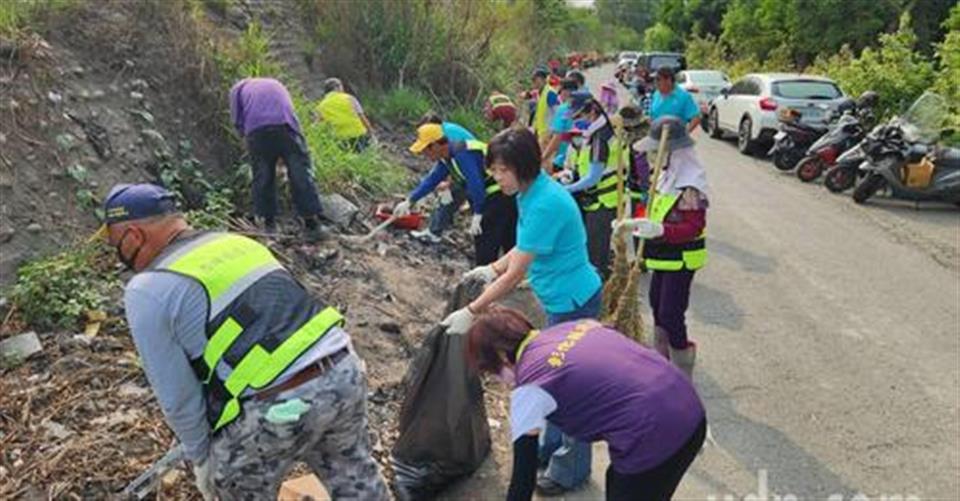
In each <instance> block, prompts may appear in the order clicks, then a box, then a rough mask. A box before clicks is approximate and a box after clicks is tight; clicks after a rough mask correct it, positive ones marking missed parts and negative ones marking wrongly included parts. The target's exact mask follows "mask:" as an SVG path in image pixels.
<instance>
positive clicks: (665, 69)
mask: <svg viewBox="0 0 960 501" xmlns="http://www.w3.org/2000/svg"><path fill="white" fill-rule="evenodd" d="M657 78H666V79H669V80H670V81H671V82H676V81H677V79H676V77H675V76H674V73H673V68H671V67H669V66H661V67H660V68H658V69H657Z"/></svg>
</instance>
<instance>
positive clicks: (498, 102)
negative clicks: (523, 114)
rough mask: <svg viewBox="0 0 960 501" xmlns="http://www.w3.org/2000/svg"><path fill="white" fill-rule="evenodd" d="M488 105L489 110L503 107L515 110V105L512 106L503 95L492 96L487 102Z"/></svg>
mask: <svg viewBox="0 0 960 501" xmlns="http://www.w3.org/2000/svg"><path fill="white" fill-rule="evenodd" d="M488 102H489V103H490V108H492V109H497V108H502V107H504V106H506V107H509V108H516V105H514V104H513V101H512V100H511V99H510V98H509V97H507V96H506V95H504V94H492V95H491V96H490V99H489V100H488Z"/></svg>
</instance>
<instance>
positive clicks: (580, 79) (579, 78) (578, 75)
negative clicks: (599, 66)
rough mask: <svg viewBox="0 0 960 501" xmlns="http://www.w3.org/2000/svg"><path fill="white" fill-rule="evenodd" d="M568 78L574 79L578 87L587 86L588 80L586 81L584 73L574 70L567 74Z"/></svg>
mask: <svg viewBox="0 0 960 501" xmlns="http://www.w3.org/2000/svg"><path fill="white" fill-rule="evenodd" d="M567 78H571V79H573V81H575V82H577V86H578V87H583V86H584V85H586V84H587V79H586V77H584V76H583V73H582V72H580V71H577V70H572V71H570V72H568V73H567Z"/></svg>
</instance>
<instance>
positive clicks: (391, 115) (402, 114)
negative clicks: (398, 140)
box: [363, 87, 432, 126]
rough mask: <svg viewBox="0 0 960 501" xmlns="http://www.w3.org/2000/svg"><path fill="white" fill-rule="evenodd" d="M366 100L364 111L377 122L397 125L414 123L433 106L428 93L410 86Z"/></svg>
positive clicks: (375, 95)
mask: <svg viewBox="0 0 960 501" xmlns="http://www.w3.org/2000/svg"><path fill="white" fill-rule="evenodd" d="M364 101H365V102H364V103H363V109H364V111H365V112H366V113H367V114H368V115H370V117H371V118H372V119H373V120H374V121H375V122H377V123H386V124H390V125H395V126H403V125H411V124H414V123H416V122H417V121H418V120H420V117H422V116H423V114H424V113H426V112H428V111H430V109H431V108H432V104H431V102H430V98H428V97H427V96H426V94H424V93H422V92H420V91H417V90H415V89H411V88H408V87H403V88H395V89H392V90H390V91H388V92H385V93H381V94H374V95H371V96H369V97H367V98H365V99H364Z"/></svg>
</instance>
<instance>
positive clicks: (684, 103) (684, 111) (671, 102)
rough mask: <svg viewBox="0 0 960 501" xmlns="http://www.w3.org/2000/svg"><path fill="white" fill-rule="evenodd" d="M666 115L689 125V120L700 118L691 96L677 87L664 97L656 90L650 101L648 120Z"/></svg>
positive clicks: (698, 108) (695, 103)
mask: <svg viewBox="0 0 960 501" xmlns="http://www.w3.org/2000/svg"><path fill="white" fill-rule="evenodd" d="M667 115H672V116H675V117H678V118H680V119H681V120H683V123H690V121H691V120H693V119H694V118H696V117H698V116H700V107H699V106H697V102H696V101H694V100H693V96H691V95H690V93H689V92H687V91H686V90H684V89H683V88H682V87H680V86H679V85H677V86H675V87H674V88H673V90H672V91H671V92H670V93H669V94H667V95H666V96H664V95H662V94H660V91H659V90H657V91H656V92H654V93H653V98H652V99H651V100H650V120H656V119H658V118H660V117H664V116H667Z"/></svg>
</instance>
